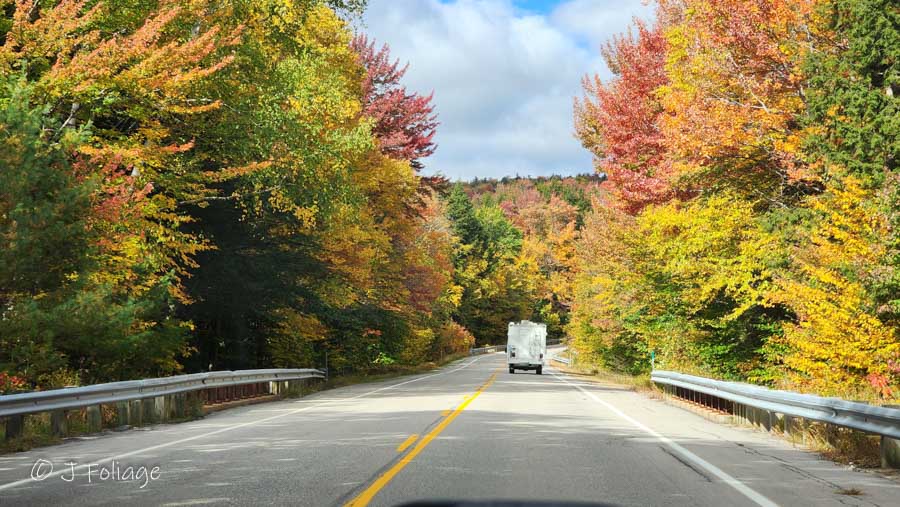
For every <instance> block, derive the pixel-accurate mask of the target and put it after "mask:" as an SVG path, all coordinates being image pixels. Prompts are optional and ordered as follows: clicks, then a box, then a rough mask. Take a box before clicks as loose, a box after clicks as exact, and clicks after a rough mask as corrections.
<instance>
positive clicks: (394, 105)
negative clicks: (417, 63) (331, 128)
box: [351, 34, 438, 170]
mask: <svg viewBox="0 0 900 507" xmlns="http://www.w3.org/2000/svg"><path fill="white" fill-rule="evenodd" d="M351 47H352V48H353V50H354V51H356V52H357V54H359V60H360V63H361V64H362V65H363V67H364V68H365V70H366V76H365V78H364V79H363V83H362V94H363V114H364V115H365V116H367V117H369V118H370V119H372V121H373V122H374V125H373V126H372V133H373V134H374V135H375V137H376V138H377V139H378V141H379V145H380V147H381V152H382V153H384V154H385V155H387V156H389V157H391V158H395V159H400V160H408V161H410V163H411V164H412V165H413V167H414V168H415V169H416V170H419V169H421V168H422V167H423V166H422V162H421V159H423V158H425V157H427V156H429V155H431V154H432V153H434V150H435V148H436V146H435V145H434V143H433V142H432V139H433V138H434V134H435V131H436V129H437V126H438V122H437V116H436V115H435V114H434V106H433V105H432V104H431V99H432V98H433V97H434V93H432V94H431V95H428V96H427V97H426V96H422V95H419V94H417V93H407V91H406V87H404V86H402V85H401V84H400V80H401V79H402V78H403V75H404V74H406V70H407V68H408V65H407V66H405V67H402V68H401V67H400V62H399V60H396V61H394V62H391V55H390V48H389V47H388V45H387V44H384V45H383V46H381V48H380V49H378V50H376V49H375V41H374V40H373V41H371V42H369V39H368V37H367V36H366V35H365V34H359V35H357V36H356V37H354V38H353V40H352V42H351Z"/></svg>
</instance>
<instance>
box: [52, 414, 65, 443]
mask: <svg viewBox="0 0 900 507" xmlns="http://www.w3.org/2000/svg"><path fill="white" fill-rule="evenodd" d="M67 415H68V413H67V411H65V410H54V411H52V412H50V433H52V434H53V436H57V437H64V436H66V435H68V433H69V420H68V417H67Z"/></svg>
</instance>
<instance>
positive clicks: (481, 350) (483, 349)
mask: <svg viewBox="0 0 900 507" xmlns="http://www.w3.org/2000/svg"><path fill="white" fill-rule="evenodd" d="M493 352H506V345H492V346H490V347H480V348H477V349H469V355H470V356H477V355H479V354H491V353H493Z"/></svg>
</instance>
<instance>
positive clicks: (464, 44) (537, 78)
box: [356, 0, 653, 180]
mask: <svg viewBox="0 0 900 507" xmlns="http://www.w3.org/2000/svg"><path fill="white" fill-rule="evenodd" d="M635 16H637V17H641V18H644V19H651V18H652V16H653V9H652V7H650V6H647V5H644V4H643V3H642V1H641V0H369V4H368V8H367V11H366V14H365V15H364V16H363V18H362V20H358V21H357V23H356V25H357V28H358V29H360V30H363V31H365V32H366V33H368V34H369V37H370V38H374V39H375V40H376V41H377V43H378V44H379V45H381V43H383V42H384V43H387V44H388V45H389V46H390V48H391V54H392V55H393V56H394V57H395V58H398V59H399V60H400V61H401V63H403V62H409V70H408V71H407V73H406V76H405V78H404V84H405V85H406V86H407V88H408V90H410V91H416V92H419V93H422V94H428V93H431V92H432V91H434V104H435V109H436V111H437V114H438V119H439V121H440V123H441V125H440V126H439V127H438V132H437V135H436V136H435V139H436V142H437V145H438V148H437V152H436V153H435V154H434V155H432V156H431V157H429V158H427V159H425V160H423V162H424V164H425V167H426V169H425V170H424V171H423V172H424V173H425V174H435V173H440V174H443V175H444V176H446V177H448V178H450V179H451V180H460V179H466V180H468V179H472V178H474V177H476V176H477V177H479V178H484V177H495V178H501V177H503V176H514V175H516V174H518V175H521V176H526V175H530V176H547V175H550V174H579V173H588V172H592V171H593V169H592V164H591V156H590V154H589V153H588V152H587V150H585V149H584V148H582V147H581V145H580V143H579V142H578V140H577V139H575V137H574V135H573V131H574V127H573V122H572V101H573V98H574V97H575V96H580V94H581V79H582V77H583V76H584V75H585V74H600V76H601V77H603V78H604V79H606V78H609V77H610V73H609V70H608V69H607V68H606V65H605V64H604V62H603V59H602V58H601V56H600V51H599V48H600V46H601V44H602V43H603V42H605V41H606V40H608V39H609V38H610V37H611V36H613V35H615V34H617V33H620V32H623V31H626V30H627V29H628V26H629V25H630V24H631V20H632V19H633V18H634V17H635Z"/></svg>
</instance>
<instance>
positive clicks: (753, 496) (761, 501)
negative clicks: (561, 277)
mask: <svg viewBox="0 0 900 507" xmlns="http://www.w3.org/2000/svg"><path fill="white" fill-rule="evenodd" d="M553 376H554V377H556V378H557V379H558V380H560V381H562V382H565V383H566V384H569V385H570V386H572V387H574V388H576V389H578V390H579V391H581V392H583V393H584V394H586V395H588V396H590V397H591V399H593V400H594V401H596V402H597V403H599V404H601V405H603V406H604V407H606V408H607V409H608V410H609V411H610V412H612V413H614V414H616V415H617V416H619V417H620V418H622V419H624V420H625V421H628V422H629V423H631V424H632V425H633V426H635V427H636V428H638V429H640V430H641V431H643V432H644V433H647V434H649V435H651V436H653V437H654V438H656V439H657V440H659V441H660V442H662V443H664V444H666V445H667V446H669V447H670V448H671V449H672V450H674V451H675V452H677V453H678V454H680V455H681V456H683V457H684V458H685V459H687V460H689V461H692V462H694V463H695V464H696V465H699V466H701V467H703V468H704V469H705V470H706V471H707V472H709V473H711V474H713V475H715V476H716V477H718V478H719V479H722V481H723V482H725V483H726V484H728V485H729V486H731V487H732V488H734V489H736V490H738V492H740V493H741V494H742V495H744V496H745V497H747V498H749V499H750V500H751V501H753V502H754V503H755V504H757V505H759V506H761V507H778V504H777V503H775V502H773V501H772V500H769V499H768V498H766V497H765V496H763V495H762V494H760V493H759V492H757V491H756V490H754V489H752V488H750V487H749V486H747V485H746V484H744V483H743V482H741V481H740V480H738V479H735V478H734V477H732V476H731V475H728V473H726V472H725V471H724V470H722V469H721V468H719V467H717V466H715V465H713V464H712V463H710V462H708V461H706V460H705V459H703V458H701V457H700V456H697V455H696V454H694V453H692V452H691V451H689V450H687V449H685V448H684V447H682V446H681V445H679V444H678V443H676V442H674V441H672V440H671V439H670V438H668V437H666V436H663V435H662V434H660V433H658V432H657V431H655V430H653V429H651V428H649V427H648V426H646V425H644V424H643V423H641V422H640V421H638V420H636V419H634V418H632V417H631V416H629V415H628V414H626V413H625V412H622V411H621V410H619V409H618V408H616V407H615V406H614V405H612V404H611V403H609V402H608V401H605V400H602V399H600V398H598V397H597V396H596V395H595V394H594V393H592V392H590V391H588V390H587V389H585V388H583V387H581V386H580V385H578V384H573V383H571V382H569V381H568V380H566V378H565V377H563V376H561V375H559V374H557V373H553Z"/></svg>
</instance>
